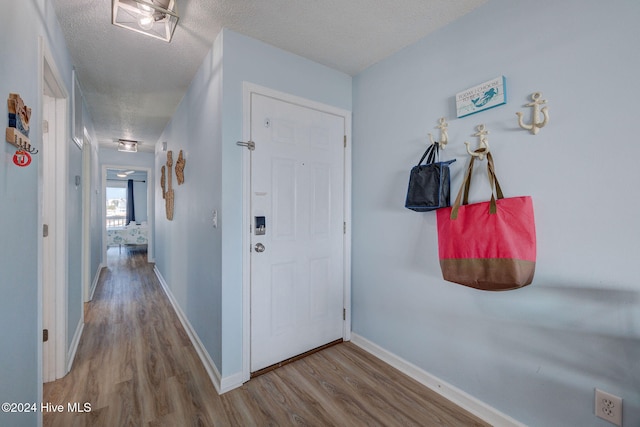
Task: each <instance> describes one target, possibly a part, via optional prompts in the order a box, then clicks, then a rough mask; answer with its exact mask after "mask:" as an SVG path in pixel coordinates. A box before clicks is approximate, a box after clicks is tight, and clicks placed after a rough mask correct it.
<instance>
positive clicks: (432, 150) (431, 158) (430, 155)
mask: <svg viewBox="0 0 640 427" xmlns="http://www.w3.org/2000/svg"><path fill="white" fill-rule="evenodd" d="M436 156H437V158H438V160H440V147H439V144H438V143H436V144H431V145H430V146H429V147H428V148H427V149H426V151H425V152H424V154H423V155H422V157H421V158H420V161H419V162H418V166H420V165H421V164H422V162H423V161H424V159H425V158H426V159H427V164H429V163H433V162H435V161H436Z"/></svg>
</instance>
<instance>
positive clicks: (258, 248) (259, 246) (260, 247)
mask: <svg viewBox="0 0 640 427" xmlns="http://www.w3.org/2000/svg"><path fill="white" fill-rule="evenodd" d="M254 248H255V250H256V252H264V250H265V249H266V248H265V247H264V245H263V244H262V243H256V245H255V247H254Z"/></svg>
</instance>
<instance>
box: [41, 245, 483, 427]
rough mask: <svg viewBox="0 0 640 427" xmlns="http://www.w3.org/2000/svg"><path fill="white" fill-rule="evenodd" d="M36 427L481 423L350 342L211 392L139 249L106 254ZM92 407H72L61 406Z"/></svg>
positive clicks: (48, 388) (47, 390)
mask: <svg viewBox="0 0 640 427" xmlns="http://www.w3.org/2000/svg"><path fill="white" fill-rule="evenodd" d="M44 402H50V403H52V404H61V405H63V406H64V407H65V410H64V411H63V412H60V413H53V412H48V413H44V415H43V418H44V426H64V427H69V426H110V427H111V426H148V427H155V426H172V427H181V426H290V425H302V426H487V425H488V424H486V423H484V422H482V421H481V420H479V419H477V418H476V417H474V416H473V415H471V414H469V413H467V412H465V411H463V410H461V409H460V408H458V407H456V406H455V405H453V404H451V403H450V402H448V401H447V400H446V399H443V398H442V397H441V396H439V395H438V394H437V393H435V392H433V391H431V390H429V389H428V388H426V387H424V386H422V385H421V384H419V383H418V382H416V381H414V380H412V379H411V378H409V377H407V376H405V375H404V374H402V373H400V372H399V371H397V370H395V369H394V368H392V367H390V366H389V365H387V364H385V363H384V362H382V361H380V360H379V359H377V358H375V357H373V356H371V355H370V354H368V353H367V352H365V351H363V350H362V349H360V348H358V347H357V346H355V345H353V344H351V343H342V344H338V345H336V346H333V347H330V348H328V349H325V350H322V351H320V352H318V353H315V354H312V355H310V356H308V357H306V358H304V359H301V360H298V361H296V362H293V363H291V364H289V365H286V366H284V367H281V368H279V369H276V370H274V371H271V372H269V373H267V374H264V375H261V376H259V377H257V378H254V379H252V380H251V381H249V382H247V383H246V384H244V385H243V386H242V387H240V388H237V389H235V390H232V391H230V392H227V393H225V394H223V395H218V394H217V393H216V390H215V388H214V387H213V385H212V384H211V382H210V380H209V377H208V376H207V373H206V371H205V369H204V367H203V366H202V363H201V362H200V360H199V358H198V355H197V353H196V351H195V349H194V348H193V346H192V345H191V342H190V341H189V338H188V336H187V334H186V333H185V331H184V329H183V328H182V325H181V324H180V321H179V320H178V317H177V316H176V314H175V312H174V311H173V308H172V307H171V304H170V302H169V300H168V298H167V297H166V295H165V294H164V292H163V291H162V288H161V286H160V284H159V282H158V280H157V278H156V276H155V274H154V273H153V265H152V264H148V263H147V258H146V252H145V251H142V250H140V249H139V248H127V249H123V250H122V253H119V252H118V248H113V249H110V250H109V251H108V267H107V268H106V269H104V270H103V271H102V273H101V276H100V280H99V283H98V287H97V288H96V292H95V295H94V299H93V301H91V302H90V303H88V306H87V310H86V317H85V327H84V332H83V335H82V338H81V340H80V344H79V347H78V351H77V354H76V358H75V361H74V364H73V368H72V370H71V372H69V374H67V375H66V376H65V377H64V378H62V379H60V380H57V381H55V382H51V383H47V384H45V386H44ZM85 402H86V403H89V404H90V405H91V410H90V412H84V413H78V412H76V413H74V412H69V411H68V410H66V409H67V407H68V404H69V403H72V404H73V403H79V404H80V406H81V407H82V405H83V404H84V403H85Z"/></svg>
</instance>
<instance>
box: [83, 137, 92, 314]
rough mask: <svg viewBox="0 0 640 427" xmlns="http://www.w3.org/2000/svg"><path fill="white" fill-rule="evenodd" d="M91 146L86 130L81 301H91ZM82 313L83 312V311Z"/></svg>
mask: <svg viewBox="0 0 640 427" xmlns="http://www.w3.org/2000/svg"><path fill="white" fill-rule="evenodd" d="M92 154H93V144H92V143H91V138H90V137H89V133H88V132H87V129H86V128H85V129H84V141H83V143H82V300H83V301H84V302H89V301H90V300H91V282H92V278H91V199H92V197H91V188H92V187H93V183H92V182H91V178H92V177H93V173H92V157H93V156H92ZM83 313H84V310H83Z"/></svg>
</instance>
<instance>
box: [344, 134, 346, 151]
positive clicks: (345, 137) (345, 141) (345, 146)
mask: <svg viewBox="0 0 640 427" xmlns="http://www.w3.org/2000/svg"><path fill="white" fill-rule="evenodd" d="M344 148H347V135H345V136H344Z"/></svg>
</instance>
